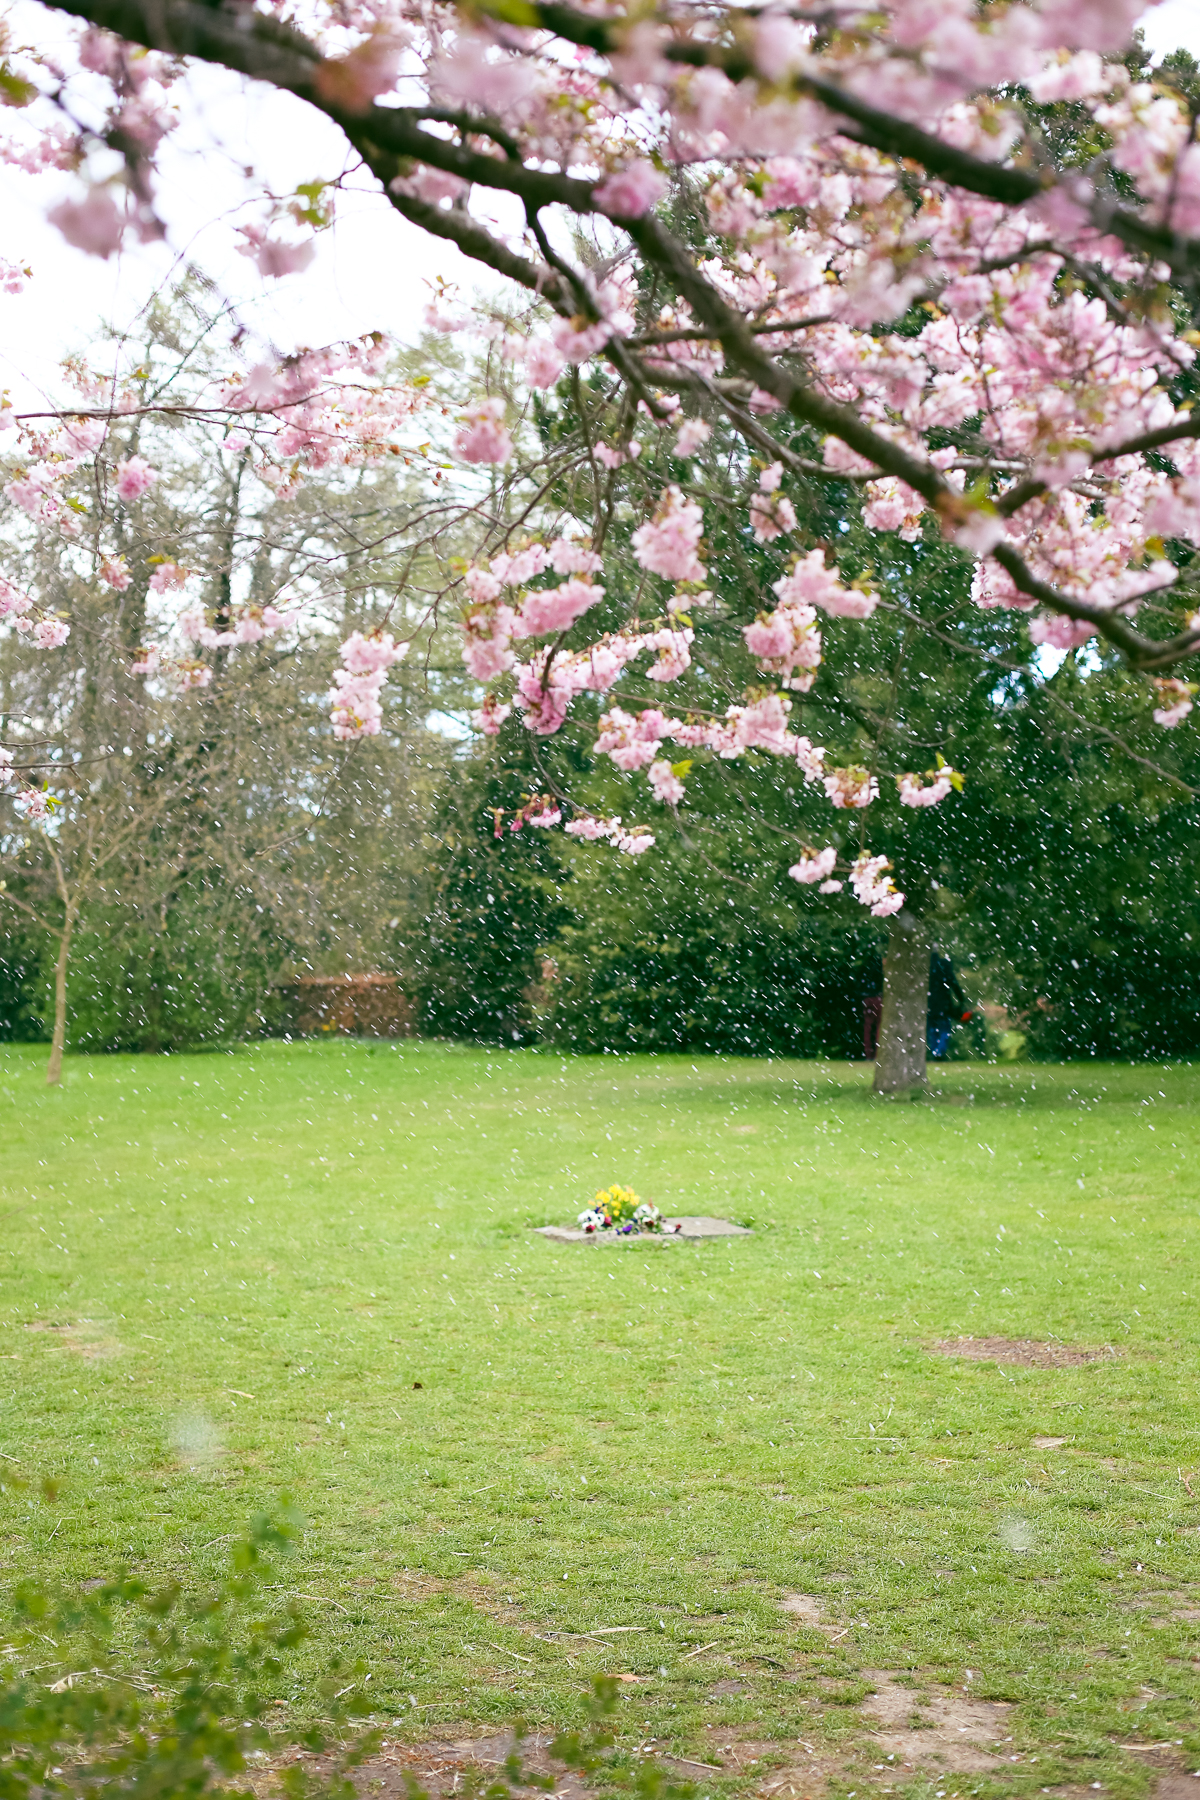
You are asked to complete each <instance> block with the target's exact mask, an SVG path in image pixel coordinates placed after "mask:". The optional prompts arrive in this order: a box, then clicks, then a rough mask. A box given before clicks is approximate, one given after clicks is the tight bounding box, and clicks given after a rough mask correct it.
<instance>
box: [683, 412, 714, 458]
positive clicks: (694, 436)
mask: <svg viewBox="0 0 1200 1800" xmlns="http://www.w3.org/2000/svg"><path fill="white" fill-rule="evenodd" d="M711 436H712V426H711V425H709V424H707V423H706V422H705V420H703V419H685V420H684V421H683V423H682V424H681V425H680V427H679V431H678V433H677V434H676V438H675V454H676V456H695V454H696V452H697V450H699V449H701V448H702V446H703V445H705V444H707V442H708V440H709V438H710V437H711Z"/></svg>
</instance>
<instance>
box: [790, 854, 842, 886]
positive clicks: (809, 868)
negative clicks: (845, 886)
mask: <svg viewBox="0 0 1200 1800" xmlns="http://www.w3.org/2000/svg"><path fill="white" fill-rule="evenodd" d="M836 863H837V850H836V849H835V848H834V847H833V846H830V847H829V848H828V849H825V850H806V851H805V852H804V854H803V855H802V856H801V858H800V861H799V862H798V863H793V864H792V867H791V868H790V869H789V870H788V874H789V875H790V876H791V878H792V880H793V881H802V882H805V883H808V884H810V885H811V884H815V883H816V882H818V881H820V882H824V881H826V880H827V878H828V876H829V874H830V872H831V871H832V869H833V868H834V866H835V864H836ZM837 886H838V887H839V888H840V887H841V882H838V884H837ZM821 891H822V893H824V892H825V891H826V890H825V889H824V888H822V890H821Z"/></svg>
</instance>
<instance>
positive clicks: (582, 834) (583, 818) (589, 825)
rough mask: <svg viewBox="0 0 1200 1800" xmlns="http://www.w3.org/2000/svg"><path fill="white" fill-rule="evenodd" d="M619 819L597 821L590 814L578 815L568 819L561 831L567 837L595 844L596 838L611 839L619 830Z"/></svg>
mask: <svg viewBox="0 0 1200 1800" xmlns="http://www.w3.org/2000/svg"><path fill="white" fill-rule="evenodd" d="M620 826H621V821H620V819H597V818H595V817H594V816H593V815H592V814H591V813H578V814H576V816H575V818H573V819H569V820H568V821H567V823H566V824H565V825H564V826H563V830H564V831H565V832H566V833H567V835H568V836H569V837H577V838H583V839H584V840H585V841H586V842H589V843H595V841H596V840H597V838H607V837H612V835H613V833H614V832H616V831H618V830H620Z"/></svg>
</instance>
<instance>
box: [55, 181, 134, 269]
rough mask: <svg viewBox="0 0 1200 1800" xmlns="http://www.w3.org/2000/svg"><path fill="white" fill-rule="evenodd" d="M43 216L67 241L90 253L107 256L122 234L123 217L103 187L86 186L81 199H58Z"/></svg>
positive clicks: (117, 247)
mask: <svg viewBox="0 0 1200 1800" xmlns="http://www.w3.org/2000/svg"><path fill="white" fill-rule="evenodd" d="M46 216H47V218H48V219H49V220H50V223H51V224H52V225H57V227H58V229H59V230H60V231H61V232H62V235H63V236H64V237H65V238H66V240H67V242H68V244H71V245H73V246H74V248H75V249H76V250H86V251H87V252H88V254H89V256H99V257H103V258H105V259H107V258H108V257H110V256H111V255H112V253H113V251H114V250H119V249H120V247H121V240H122V238H123V237H124V235H125V226H126V216H125V214H124V213H123V212H122V211H121V210H120V209H119V207H118V206H117V203H116V201H115V200H114V199H113V197H112V194H111V193H110V192H109V190H108V189H107V188H106V187H91V188H89V189H88V191H87V193H86V194H85V195H84V197H83V199H82V200H60V201H59V203H58V205H57V206H52V207H51V208H50V211H49V212H48V213H47V215H46Z"/></svg>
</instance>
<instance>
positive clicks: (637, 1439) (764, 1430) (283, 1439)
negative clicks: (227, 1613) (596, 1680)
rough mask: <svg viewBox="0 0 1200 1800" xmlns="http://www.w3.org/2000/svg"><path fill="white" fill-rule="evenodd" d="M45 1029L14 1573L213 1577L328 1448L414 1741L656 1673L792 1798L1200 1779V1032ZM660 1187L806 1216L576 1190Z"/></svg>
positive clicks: (321, 1632)
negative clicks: (1081, 1054)
mask: <svg viewBox="0 0 1200 1800" xmlns="http://www.w3.org/2000/svg"><path fill="white" fill-rule="evenodd" d="M43 1058H44V1053H43V1052H40V1051H36V1050H27V1049H25V1048H13V1047H9V1048H7V1049H5V1050H4V1051H2V1052H0V1108H2V1112H0V1117H2V1120H3V1125H2V1131H0V1183H2V1185H0V1213H2V1214H3V1220H2V1223H3V1238H2V1240H0V1281H2V1283H3V1285H2V1288H0V1338H2V1340H3V1341H2V1342H0V1355H2V1356H3V1358H4V1360H3V1361H0V1395H2V1396H3V1402H2V1404H3V1419H2V1430H3V1436H2V1438H0V1451H3V1453H4V1455H5V1457H6V1458H10V1459H17V1464H19V1467H20V1468H21V1469H22V1470H24V1471H27V1472H28V1473H29V1474H30V1475H31V1476H35V1477H41V1476H44V1475H53V1476H55V1477H57V1478H60V1479H61V1482H62V1494H61V1498H60V1500H59V1502H58V1503H57V1504H56V1505H55V1506H53V1507H46V1506H44V1505H42V1504H41V1503H40V1502H37V1501H29V1500H28V1499H27V1498H26V1497H25V1496H23V1495H18V1496H16V1497H15V1498H14V1497H12V1496H9V1497H8V1498H6V1499H5V1500H4V1501H3V1537H2V1539H0V1556H2V1560H3V1563H4V1565H5V1570H6V1572H7V1575H8V1577H9V1578H15V1577H16V1576H18V1575H24V1574H27V1573H30V1572H34V1573H53V1574H54V1575H56V1576H60V1577H62V1578H64V1579H88V1578H95V1577H96V1576H98V1575H102V1574H106V1573H108V1572H109V1571H111V1570H112V1569H113V1568H114V1567H116V1566H118V1565H122V1564H125V1565H130V1566H134V1567H137V1568H139V1569H141V1570H144V1571H148V1572H150V1573H152V1574H153V1575H155V1576H156V1577H157V1576H172V1577H178V1578H179V1579H181V1580H183V1581H185V1582H189V1581H201V1580H202V1579H203V1578H204V1576H205V1575H206V1574H207V1573H210V1572H211V1571H212V1570H213V1569H214V1568H215V1567H216V1566H217V1562H218V1560H219V1559H220V1558H221V1556H222V1554H223V1550H224V1546H225V1544H226V1542H227V1541H228V1538H229V1537H230V1535H231V1534H235V1533H237V1532H238V1530H239V1529H240V1527H241V1526H242V1524H243V1522H244V1521H245V1520H246V1518H247V1517H248V1516H249V1515H250V1514H251V1513H252V1512H254V1511H255V1510H257V1509H259V1508H261V1507H262V1506H264V1505H266V1504H269V1503H270V1502H271V1500H272V1499H273V1498H274V1497H275V1496H277V1495H279V1494H280V1493H282V1492H288V1493H290V1494H292V1495H293V1496H294V1497H295V1499H296V1501H297V1502H298V1504H299V1506H300V1507H301V1508H302V1510H303V1512H304V1513H305V1515H306V1516H307V1518H308V1520H309V1522H310V1523H309V1529H308V1532H307V1535H306V1539H305V1544H304V1549H303V1552H302V1555H301V1557H300V1558H299V1560H298V1562H297V1563H295V1564H294V1565H292V1567H291V1569H290V1570H289V1585H290V1587H291V1588H292V1589H294V1590H295V1591H296V1592H298V1593H301V1594H304V1595H307V1596H309V1597H310V1599H309V1602H308V1604H309V1606H310V1609H311V1612H312V1614H313V1616H314V1618H315V1621H316V1624H317V1643H316V1645H315V1646H314V1650H313V1658H314V1659H316V1658H317V1657H318V1656H320V1657H323V1656H325V1655H327V1654H328V1653H329V1652H330V1651H331V1650H335V1649H336V1650H340V1651H341V1652H343V1653H347V1654H350V1655H351V1656H359V1655H361V1656H362V1657H365V1658H366V1659H367V1661H368V1663H369V1665H370V1668H371V1670H372V1674H373V1685H374V1691H375V1692H376V1693H377V1694H378V1696H379V1704H380V1706H381V1708H382V1709H384V1713H385V1716H387V1717H388V1718H389V1719H391V1718H403V1719H404V1720H405V1725H404V1728H403V1734H402V1735H405V1736H407V1737H408V1738H409V1739H412V1738H414V1737H419V1736H421V1735H422V1734H423V1735H424V1736H426V1737H428V1736H429V1735H430V1734H431V1733H436V1731H437V1730H438V1729H439V1728H441V1727H442V1726H444V1725H448V1724H451V1723H454V1722H461V1723H463V1724H469V1725H472V1726H473V1727H476V1728H482V1727H483V1726H484V1724H485V1723H487V1722H489V1721H502V1720H504V1719H505V1718H506V1717H510V1716H511V1715H512V1714H513V1713H514V1712H516V1711H520V1712H522V1713H523V1714H524V1715H525V1716H526V1717H527V1718H528V1719H530V1720H532V1721H534V1722H537V1723H539V1724H542V1725H546V1726H553V1725H557V1724H562V1723H564V1722H568V1721H569V1720H571V1719H572V1717H573V1716H574V1714H575V1711H576V1703H577V1697H578V1695H579V1693H580V1691H581V1689H582V1688H583V1687H584V1686H585V1685H586V1682H587V1681H588V1679H589V1678H590V1676H591V1675H592V1674H593V1673H595V1672H597V1671H600V1670H606V1671H609V1672H611V1673H613V1674H617V1675H620V1676H622V1677H623V1678H625V1679H624V1682H623V1687H624V1689H625V1691H626V1693H627V1695H628V1698H627V1700H626V1701H625V1702H624V1703H623V1707H622V1716H623V1718H624V1720H625V1724H624V1726H623V1727H622V1742H624V1743H626V1744H627V1745H628V1746H629V1747H631V1748H632V1746H633V1745H635V1744H650V1743H653V1744H654V1745H655V1746H656V1748H657V1749H658V1750H659V1751H660V1752H661V1751H666V1750H669V1751H671V1752H673V1753H675V1754H678V1755H682V1756H685V1757H691V1758H692V1759H694V1761H693V1764H692V1765H687V1764H680V1765H679V1772H680V1773H688V1772H689V1769H690V1772H691V1773H692V1774H694V1775H696V1776H697V1778H698V1779H701V1780H702V1781H705V1782H707V1783H710V1784H711V1783H714V1782H717V1783H718V1784H719V1781H720V1780H721V1779H724V1777H720V1778H719V1777H717V1776H716V1775H714V1774H712V1773H711V1772H709V1771H707V1770H704V1769H700V1768H697V1767H696V1766H695V1764H697V1763H710V1764H722V1765H724V1767H725V1770H726V1773H727V1775H728V1774H730V1773H735V1772H737V1771H747V1772H748V1776H749V1775H752V1776H753V1778H754V1781H755V1783H756V1785H757V1786H758V1787H759V1788H760V1789H761V1790H762V1791H763V1792H774V1793H776V1794H778V1795H780V1796H781V1800H788V1795H789V1790H792V1791H794V1792H795V1793H796V1794H797V1795H799V1794H802V1793H808V1792H814V1791H816V1788H817V1787H818V1786H819V1785H820V1782H821V1781H825V1782H827V1784H828V1785H829V1787H830V1788H831V1790H832V1791H833V1792H835V1793H843V1794H848V1793H849V1792H851V1791H852V1790H853V1791H856V1792H858V1793H862V1792H863V1791H864V1789H865V1788H869V1787H875V1788H891V1787H895V1786H900V1787H902V1786H903V1785H904V1784H905V1783H906V1782H908V1783H910V1784H911V1783H912V1782H913V1781H914V1780H916V1781H917V1782H918V1787H920V1785H921V1782H922V1781H923V1780H924V1778H923V1777H920V1776H919V1773H918V1774H916V1775H914V1769H915V1770H916V1771H918V1772H919V1771H920V1769H921V1768H922V1766H926V1767H927V1768H928V1769H929V1771H930V1783H931V1784H932V1785H930V1793H931V1794H932V1793H934V1792H935V1791H936V1792H942V1791H944V1792H946V1793H947V1794H951V1795H953V1794H964V1795H965V1794H967V1793H977V1792H978V1793H988V1792H990V1791H999V1790H1003V1791H1005V1792H1012V1793H1024V1792H1029V1793H1033V1794H1037V1793H1040V1792H1042V1791H1044V1790H1047V1789H1049V1790H1052V1791H1054V1792H1056V1793H1058V1792H1063V1791H1067V1790H1072V1791H1073V1790H1076V1789H1077V1790H1079V1791H1080V1792H1081V1793H1082V1792H1083V1790H1084V1789H1087V1790H1091V1788H1092V1785H1093V1784H1094V1783H1101V1784H1102V1786H1103V1789H1104V1791H1106V1792H1111V1793H1114V1794H1117V1795H1122V1794H1129V1795H1136V1794H1138V1793H1143V1792H1146V1791H1147V1790H1148V1787H1149V1785H1150V1783H1151V1781H1152V1773H1151V1772H1150V1771H1149V1768H1148V1765H1149V1764H1151V1763H1153V1761H1154V1758H1153V1757H1151V1756H1148V1754H1147V1752H1146V1751H1145V1750H1144V1749H1141V1750H1139V1749H1131V1748H1121V1746H1123V1745H1124V1746H1128V1745H1143V1746H1144V1745H1147V1744H1153V1743H1158V1744H1160V1745H1161V1746H1163V1749H1161V1750H1160V1752H1159V1753H1158V1758H1159V1761H1160V1763H1161V1764H1162V1765H1163V1767H1164V1768H1165V1767H1168V1766H1170V1767H1176V1768H1177V1769H1178V1771H1179V1776H1178V1780H1179V1781H1182V1782H1183V1783H1184V1786H1183V1787H1182V1788H1180V1790H1179V1791H1180V1793H1188V1792H1190V1791H1191V1786H1190V1784H1191V1782H1192V1780H1193V1778H1192V1776H1191V1775H1190V1771H1191V1770H1192V1769H1194V1768H1198V1767H1200V1728H1198V1719H1197V1695H1198V1683H1197V1671H1198V1667H1200V1664H1198V1662H1197V1657H1198V1656H1200V1637H1198V1635H1197V1634H1198V1621H1200V1535H1198V1527H1200V1498H1197V1499H1193V1497H1192V1495H1191V1493H1190V1491H1189V1481H1188V1479H1187V1478H1189V1477H1190V1476H1191V1472H1192V1470H1193V1468H1194V1467H1195V1466H1196V1465H1197V1463H1200V1450H1198V1449H1197V1444H1196V1423H1197V1416H1198V1415H1197V1377H1198V1373H1200V1358H1198V1351H1200V1343H1198V1340H1200V1323H1198V1321H1200V1308H1198V1306H1197V1294H1198V1292H1200V1267H1197V1254H1196V1252H1197V1240H1198V1239H1200V1158H1198V1156H1197V1149H1198V1141H1200V1129H1198V1127H1200V1071H1198V1070H1193V1069H1190V1068H1182V1069H1179V1068H1176V1069H1171V1070H1168V1071H1163V1070H1160V1069H1146V1068H1134V1069H1117V1068H1111V1067H1091V1066H1089V1067H1086V1068H1085V1067H1078V1066H1076V1067H1071V1068H1055V1069H1049V1068H1043V1067H1038V1068H1019V1069H1017V1068H1009V1069H1005V1068H975V1067H971V1066H969V1065H961V1064H960V1065H952V1066H949V1067H947V1068H944V1069H942V1070H940V1071H939V1072H938V1074H937V1076H936V1080H937V1084H938V1086H939V1088H940V1090H941V1096H942V1097H941V1098H940V1099H935V1100H932V1101H930V1102H928V1103H924V1104H918V1105H894V1104H888V1103H885V1102H881V1101H877V1100H875V1099H873V1097H872V1096H871V1094H870V1092H869V1086H868V1083H869V1074H870V1071H869V1070H868V1069H866V1068H865V1067H863V1066H861V1065H860V1066H849V1065H833V1066H830V1065H817V1064H811V1063H809V1064H801V1063H790V1062H775V1063H771V1062H750V1061H744V1062H739V1061H731V1060H727V1059H708V1060H703V1059H699V1060H693V1059H692V1058H691V1057H686V1056H685V1057H638V1058H628V1059H626V1058H616V1057H609V1058H592V1059H572V1060H568V1061H564V1060H562V1059H561V1058H559V1057H557V1056H553V1055H549V1054H546V1053H534V1052H523V1051H514V1052H511V1053H487V1052H484V1051H479V1050H469V1049H457V1048H452V1047H446V1046H439V1045H424V1044H423V1045H412V1044H403V1045H398V1046H378V1047H371V1046H368V1045H366V1044H359V1043H345V1042H336V1043H324V1044H320V1045H292V1046H284V1045H277V1044H270V1045H265V1046H262V1047H259V1048H250V1049H246V1050H242V1051H239V1052H238V1053H236V1054H232V1055H207V1056H183V1057H176V1056H172V1057H161V1058H148V1057H147V1058H124V1057H111V1058H72V1059H69V1060H68V1063H67V1068H66V1076H65V1080H64V1084H63V1087H62V1089H61V1090H60V1091H57V1092H48V1091H47V1090H46V1089H45V1088H44V1087H43V1086H42V1085H41V1084H42V1079H43V1069H42V1064H43ZM613 1180H618V1181H622V1182H627V1183H630V1184H632V1185H633V1186H634V1187H636V1188H637V1189H638V1191H639V1193H641V1194H642V1195H643V1196H644V1197H648V1198H651V1199H654V1200H657V1201H658V1203H659V1204H660V1205H661V1206H663V1207H664V1208H666V1209H670V1210H676V1211H688V1212H713V1213H718V1214H724V1215H726V1216H728V1217H731V1218H733V1219H736V1220H740V1221H742V1222H744V1223H752V1224H753V1225H754V1227H755V1234H754V1236H752V1237H749V1238H740V1239H736V1240H731V1241H730V1240H727V1241H717V1242H713V1243H707V1244H686V1245H681V1244H673V1245H669V1246H659V1245H656V1244H652V1243H646V1242H644V1241H642V1242H637V1243H633V1244H629V1245H627V1246H617V1245H611V1244H605V1245H601V1246H592V1245H588V1246H580V1247H577V1246H572V1245H563V1244H555V1243H550V1242H547V1241H545V1240H543V1239H541V1238H538V1237H536V1236H534V1235H533V1234H532V1233H531V1232H530V1231H529V1229H528V1227H529V1226H530V1225H532V1224H542V1223H547V1222H552V1221H561V1220H565V1219H569V1218H571V1217H572V1216H573V1214H574V1213H575V1212H576V1211H578V1209H579V1207H580V1206H582V1205H584V1204H586V1203H587V1201H588V1200H589V1198H590V1196H591V1193H592V1192H593V1190H594V1189H595V1188H596V1187H598V1186H600V1185H602V1184H605V1185H606V1184H607V1183H609V1182H610V1181H613ZM967 1335H973V1336H974V1337H976V1338H981V1337H991V1336H1004V1337H1008V1338H1013V1339H1035V1340H1042V1341H1049V1340H1058V1341H1062V1342H1064V1343H1067V1344H1072V1345H1082V1346H1085V1347H1093V1348H1100V1349H1111V1351H1112V1352H1113V1353H1114V1354H1105V1355H1104V1356H1103V1357H1102V1358H1101V1359H1100V1360H1098V1361H1095V1362H1092V1363H1089V1364H1085V1365H1082V1366H1076V1367H1064V1368H1052V1369H1042V1368H1037V1367H1022V1366H1008V1367H1005V1366H1000V1365H997V1364H995V1363H989V1362H980V1361H970V1360H964V1359H959V1358H947V1357H945V1356H938V1355H934V1354H931V1352H930V1349H929V1346H931V1345H933V1344H935V1343H937V1342H939V1341H943V1340H947V1339H956V1338H958V1337H960V1336H967ZM5 1371H7V1374H5ZM14 1466H15V1465H14ZM1190 1485H1191V1486H1194V1487H1195V1489H1196V1494H1197V1496H1200V1476H1198V1477H1196V1478H1195V1480H1194V1481H1192V1482H1191V1484H1190ZM789 1597H790V1598H789ZM304 1676H305V1672H304V1671H303V1670H301V1671H300V1673H299V1674H298V1675H296V1676H295V1677H289V1679H288V1681H287V1682H286V1683H285V1684H284V1688H283V1692H284V1694H285V1695H286V1696H289V1697H290V1698H291V1699H292V1702H293V1705H294V1707H295V1708H296V1710H297V1711H302V1710H303V1709H304V1707H305V1706H306V1705H307V1698H306V1696H307V1693H308V1691H309V1690H308V1686H307V1682H306V1679H305V1678H304ZM756 1759H757V1760H756ZM1035 1759H1036V1761H1035ZM906 1764H907V1765H909V1767H908V1768H906V1767H905V1765H906ZM747 1778H748V1777H747ZM1177 1785H1178V1783H1177ZM1162 1791H1163V1793H1164V1794H1168V1790H1167V1789H1163V1790H1162ZM1195 1791H1196V1793H1197V1796H1198V1797H1200V1780H1197V1781H1196V1782H1195ZM1174 1800H1178V1795H1176V1796H1175V1797H1174Z"/></svg>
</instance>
